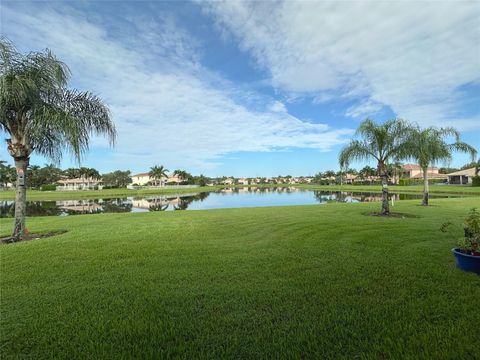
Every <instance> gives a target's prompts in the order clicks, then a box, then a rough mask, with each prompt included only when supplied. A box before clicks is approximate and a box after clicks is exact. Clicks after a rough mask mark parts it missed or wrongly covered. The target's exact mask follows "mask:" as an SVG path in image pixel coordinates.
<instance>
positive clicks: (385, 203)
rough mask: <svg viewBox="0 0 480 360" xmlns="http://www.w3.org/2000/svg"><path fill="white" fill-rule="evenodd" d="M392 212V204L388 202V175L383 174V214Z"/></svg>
mask: <svg viewBox="0 0 480 360" xmlns="http://www.w3.org/2000/svg"><path fill="white" fill-rule="evenodd" d="M388 214H390V205H389V203H388V177H387V175H382V215H388Z"/></svg>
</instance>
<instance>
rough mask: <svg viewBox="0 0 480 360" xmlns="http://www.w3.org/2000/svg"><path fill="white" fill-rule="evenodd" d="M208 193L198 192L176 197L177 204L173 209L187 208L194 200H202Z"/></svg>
mask: <svg viewBox="0 0 480 360" xmlns="http://www.w3.org/2000/svg"><path fill="white" fill-rule="evenodd" d="M209 195H210V194H209V193H207V192H205V193H199V194H197V195H193V196H183V197H180V198H178V204H177V205H175V206H174V207H173V209H174V210H187V209H188V207H189V206H190V204H191V203H192V202H194V201H203V200H205V199H206V198H207V197H208V196H209Z"/></svg>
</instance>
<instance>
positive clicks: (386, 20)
mask: <svg viewBox="0 0 480 360" xmlns="http://www.w3.org/2000/svg"><path fill="white" fill-rule="evenodd" d="M202 4H203V6H204V8H205V9H206V12H207V13H209V14H213V16H214V17H215V19H216V21H217V26H218V27H219V28H221V29H223V30H222V31H224V32H227V33H230V34H233V35H234V36H235V37H236V39H237V40H238V41H239V43H240V47H241V48H242V49H243V50H245V51H249V52H250V53H251V54H252V55H253V56H254V58H255V59H256V61H257V64H258V66H260V67H261V68H262V69H266V70H268V71H269V73H270V76H271V83H272V84H273V86H274V87H276V88H277V89H280V90H283V91H285V92H291V93H296V94H298V93H304V94H307V95H311V96H313V98H314V100H315V99H316V101H317V102H319V101H320V102H321V101H322V99H323V98H324V96H325V95H322V94H328V91H329V90H330V91H331V90H333V91H335V93H338V94H340V96H354V97H362V98H364V97H367V98H368V99H369V100H367V102H366V103H361V104H360V105H359V108H358V107H357V108H351V109H349V111H347V114H348V115H352V116H358V115H359V114H360V112H362V111H359V110H368V107H373V109H372V110H373V111H376V110H378V107H379V106H380V105H382V104H383V105H384V106H389V107H391V108H392V109H393V111H394V112H395V113H397V115H399V116H401V117H405V118H408V119H410V120H413V121H417V122H419V123H421V124H423V125H434V124H435V125H439V124H452V121H454V120H455V119H456V118H458V117H459V114H460V113H461V106H462V103H461V100H462V98H461V96H460V94H459V92H458V87H459V86H462V85H464V84H467V83H471V82H477V83H478V81H479V79H480V41H479V39H480V6H479V4H478V1H442V2H437V1H435V2H434V1H432V2H428V1H421V2H411V1H408V2H402V1H337V2H334V1H316V2H315V1H283V2H275V3H272V2H240V1H223V2H208V3H206V2H204V3H202ZM477 97H478V96H477ZM361 101H362V100H361ZM374 105H375V106H374ZM478 120H479V119H478V117H477V118H472V119H466V120H458V121H454V124H455V125H457V126H459V127H463V126H464V125H467V126H468V127H470V126H471V125H472V124H474V123H475V122H476V123H477V124H476V125H477V127H478V126H480V121H478Z"/></svg>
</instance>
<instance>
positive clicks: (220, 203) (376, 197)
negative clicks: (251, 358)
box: [0, 187, 447, 218]
mask: <svg viewBox="0 0 480 360" xmlns="http://www.w3.org/2000/svg"><path fill="white" fill-rule="evenodd" d="M390 197H391V199H393V201H397V200H405V199H420V198H421V195H420V194H390ZM431 197H447V196H441V195H440V196H431ZM380 200H381V194H379V193H365V192H348V191H346V192H344V191H342V192H340V191H315V190H304V189H297V188H294V187H278V188H235V189H222V190H219V191H214V192H205V193H196V194H182V195H149V196H139V197H120V198H111V199H110V198H109V199H82V200H58V201H28V202H27V216H68V215H81V214H99V213H118V212H147V211H173V210H207V209H222V208H243V207H258V206H288V205H313V204H326V203H332V202H341V203H358V202H372V201H380ZM14 206H15V202H14V201H0V217H2V218H5V217H13V215H14Z"/></svg>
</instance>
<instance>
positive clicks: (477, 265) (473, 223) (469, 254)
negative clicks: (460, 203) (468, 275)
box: [441, 208, 480, 274]
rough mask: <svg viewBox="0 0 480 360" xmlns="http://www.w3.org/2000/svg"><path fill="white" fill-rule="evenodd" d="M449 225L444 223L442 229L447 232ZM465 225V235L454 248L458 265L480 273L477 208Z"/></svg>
mask: <svg viewBox="0 0 480 360" xmlns="http://www.w3.org/2000/svg"><path fill="white" fill-rule="evenodd" d="M449 225H450V223H445V224H443V225H442V228H441V230H442V231H443V232H446V231H447V229H448V227H449ZM463 225H464V227H463V231H464V234H463V235H464V236H463V238H461V239H460V241H459V243H458V247H457V248H454V249H452V252H453V254H454V256H455V260H456V263H457V267H458V268H460V269H462V270H465V271H472V272H475V273H477V274H480V212H478V210H477V209H476V208H473V209H471V210H470V211H469V213H468V215H467V217H466V218H465V222H464V224H463Z"/></svg>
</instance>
